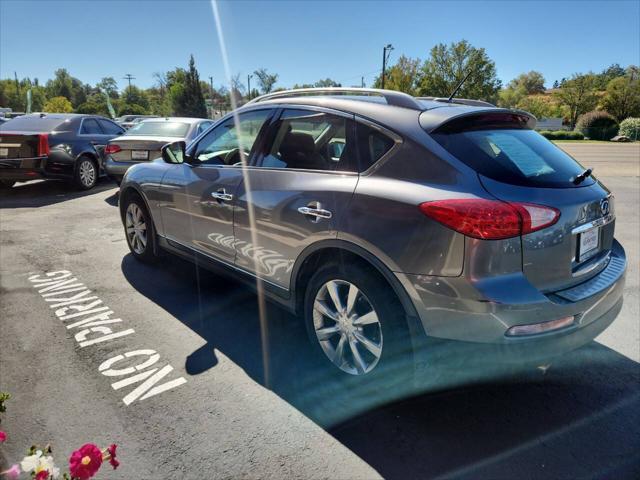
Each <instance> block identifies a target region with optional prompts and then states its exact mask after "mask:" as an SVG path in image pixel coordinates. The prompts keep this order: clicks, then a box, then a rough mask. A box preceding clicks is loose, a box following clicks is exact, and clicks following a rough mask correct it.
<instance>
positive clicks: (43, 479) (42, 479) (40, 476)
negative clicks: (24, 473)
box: [33, 470, 49, 480]
mask: <svg viewBox="0 0 640 480" xmlns="http://www.w3.org/2000/svg"><path fill="white" fill-rule="evenodd" d="M33 478H34V479H35V480H47V479H48V478H49V470H40V471H39V472H38V473H36V476H35V477H33Z"/></svg>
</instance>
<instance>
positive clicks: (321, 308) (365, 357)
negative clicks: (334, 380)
mask: <svg viewBox="0 0 640 480" xmlns="http://www.w3.org/2000/svg"><path fill="white" fill-rule="evenodd" d="M313 326H314V329H315V333H316V337H317V339H318V342H319V343H320V347H321V348H322V350H323V352H324V353H325V355H326V356H327V358H328V359H329V360H331V362H332V363H333V364H334V365H335V366H337V367H338V368H339V369H340V370H342V371H344V372H346V373H349V374H351V375H364V374H365V373H368V372H370V371H371V370H373V369H374V368H375V366H376V365H377V364H378V362H379V361H380V357H381V356H382V326H381V324H380V320H379V318H378V314H377V313H376V310H375V309H374V307H373V305H372V304H371V302H370V301H369V299H368V298H367V297H366V295H365V294H364V293H363V292H362V291H360V289H359V288H358V287H356V286H355V285H354V284H353V283H350V282H347V281H346V280H330V281H328V282H326V283H325V284H324V285H323V286H322V288H320V290H318V293H317V294H316V298H315V300H314V302H313Z"/></svg>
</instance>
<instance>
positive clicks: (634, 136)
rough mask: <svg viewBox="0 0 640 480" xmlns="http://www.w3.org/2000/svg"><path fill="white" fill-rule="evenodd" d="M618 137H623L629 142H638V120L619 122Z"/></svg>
mask: <svg viewBox="0 0 640 480" xmlns="http://www.w3.org/2000/svg"><path fill="white" fill-rule="evenodd" d="M618 135H624V136H625V137H629V138H630V139H631V140H640V118H633V117H629V118H625V119H624V120H623V121H622V122H620V130H619V131H618Z"/></svg>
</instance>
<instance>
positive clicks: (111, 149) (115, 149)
mask: <svg viewBox="0 0 640 480" xmlns="http://www.w3.org/2000/svg"><path fill="white" fill-rule="evenodd" d="M121 150H122V148H120V145H115V144H111V145H107V146H106V147H104V153H106V154H108V155H111V154H112V153H118V152H119V151H121Z"/></svg>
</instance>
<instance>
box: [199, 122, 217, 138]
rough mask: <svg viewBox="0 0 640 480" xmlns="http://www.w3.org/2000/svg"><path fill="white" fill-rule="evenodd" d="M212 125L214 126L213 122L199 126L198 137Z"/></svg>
mask: <svg viewBox="0 0 640 480" xmlns="http://www.w3.org/2000/svg"><path fill="white" fill-rule="evenodd" d="M211 125H213V122H202V123H201V124H200V125H198V131H197V132H196V136H198V135H200V134H201V133H202V132H204V131H205V130H207V129H208V128H209V127H210V126H211Z"/></svg>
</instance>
